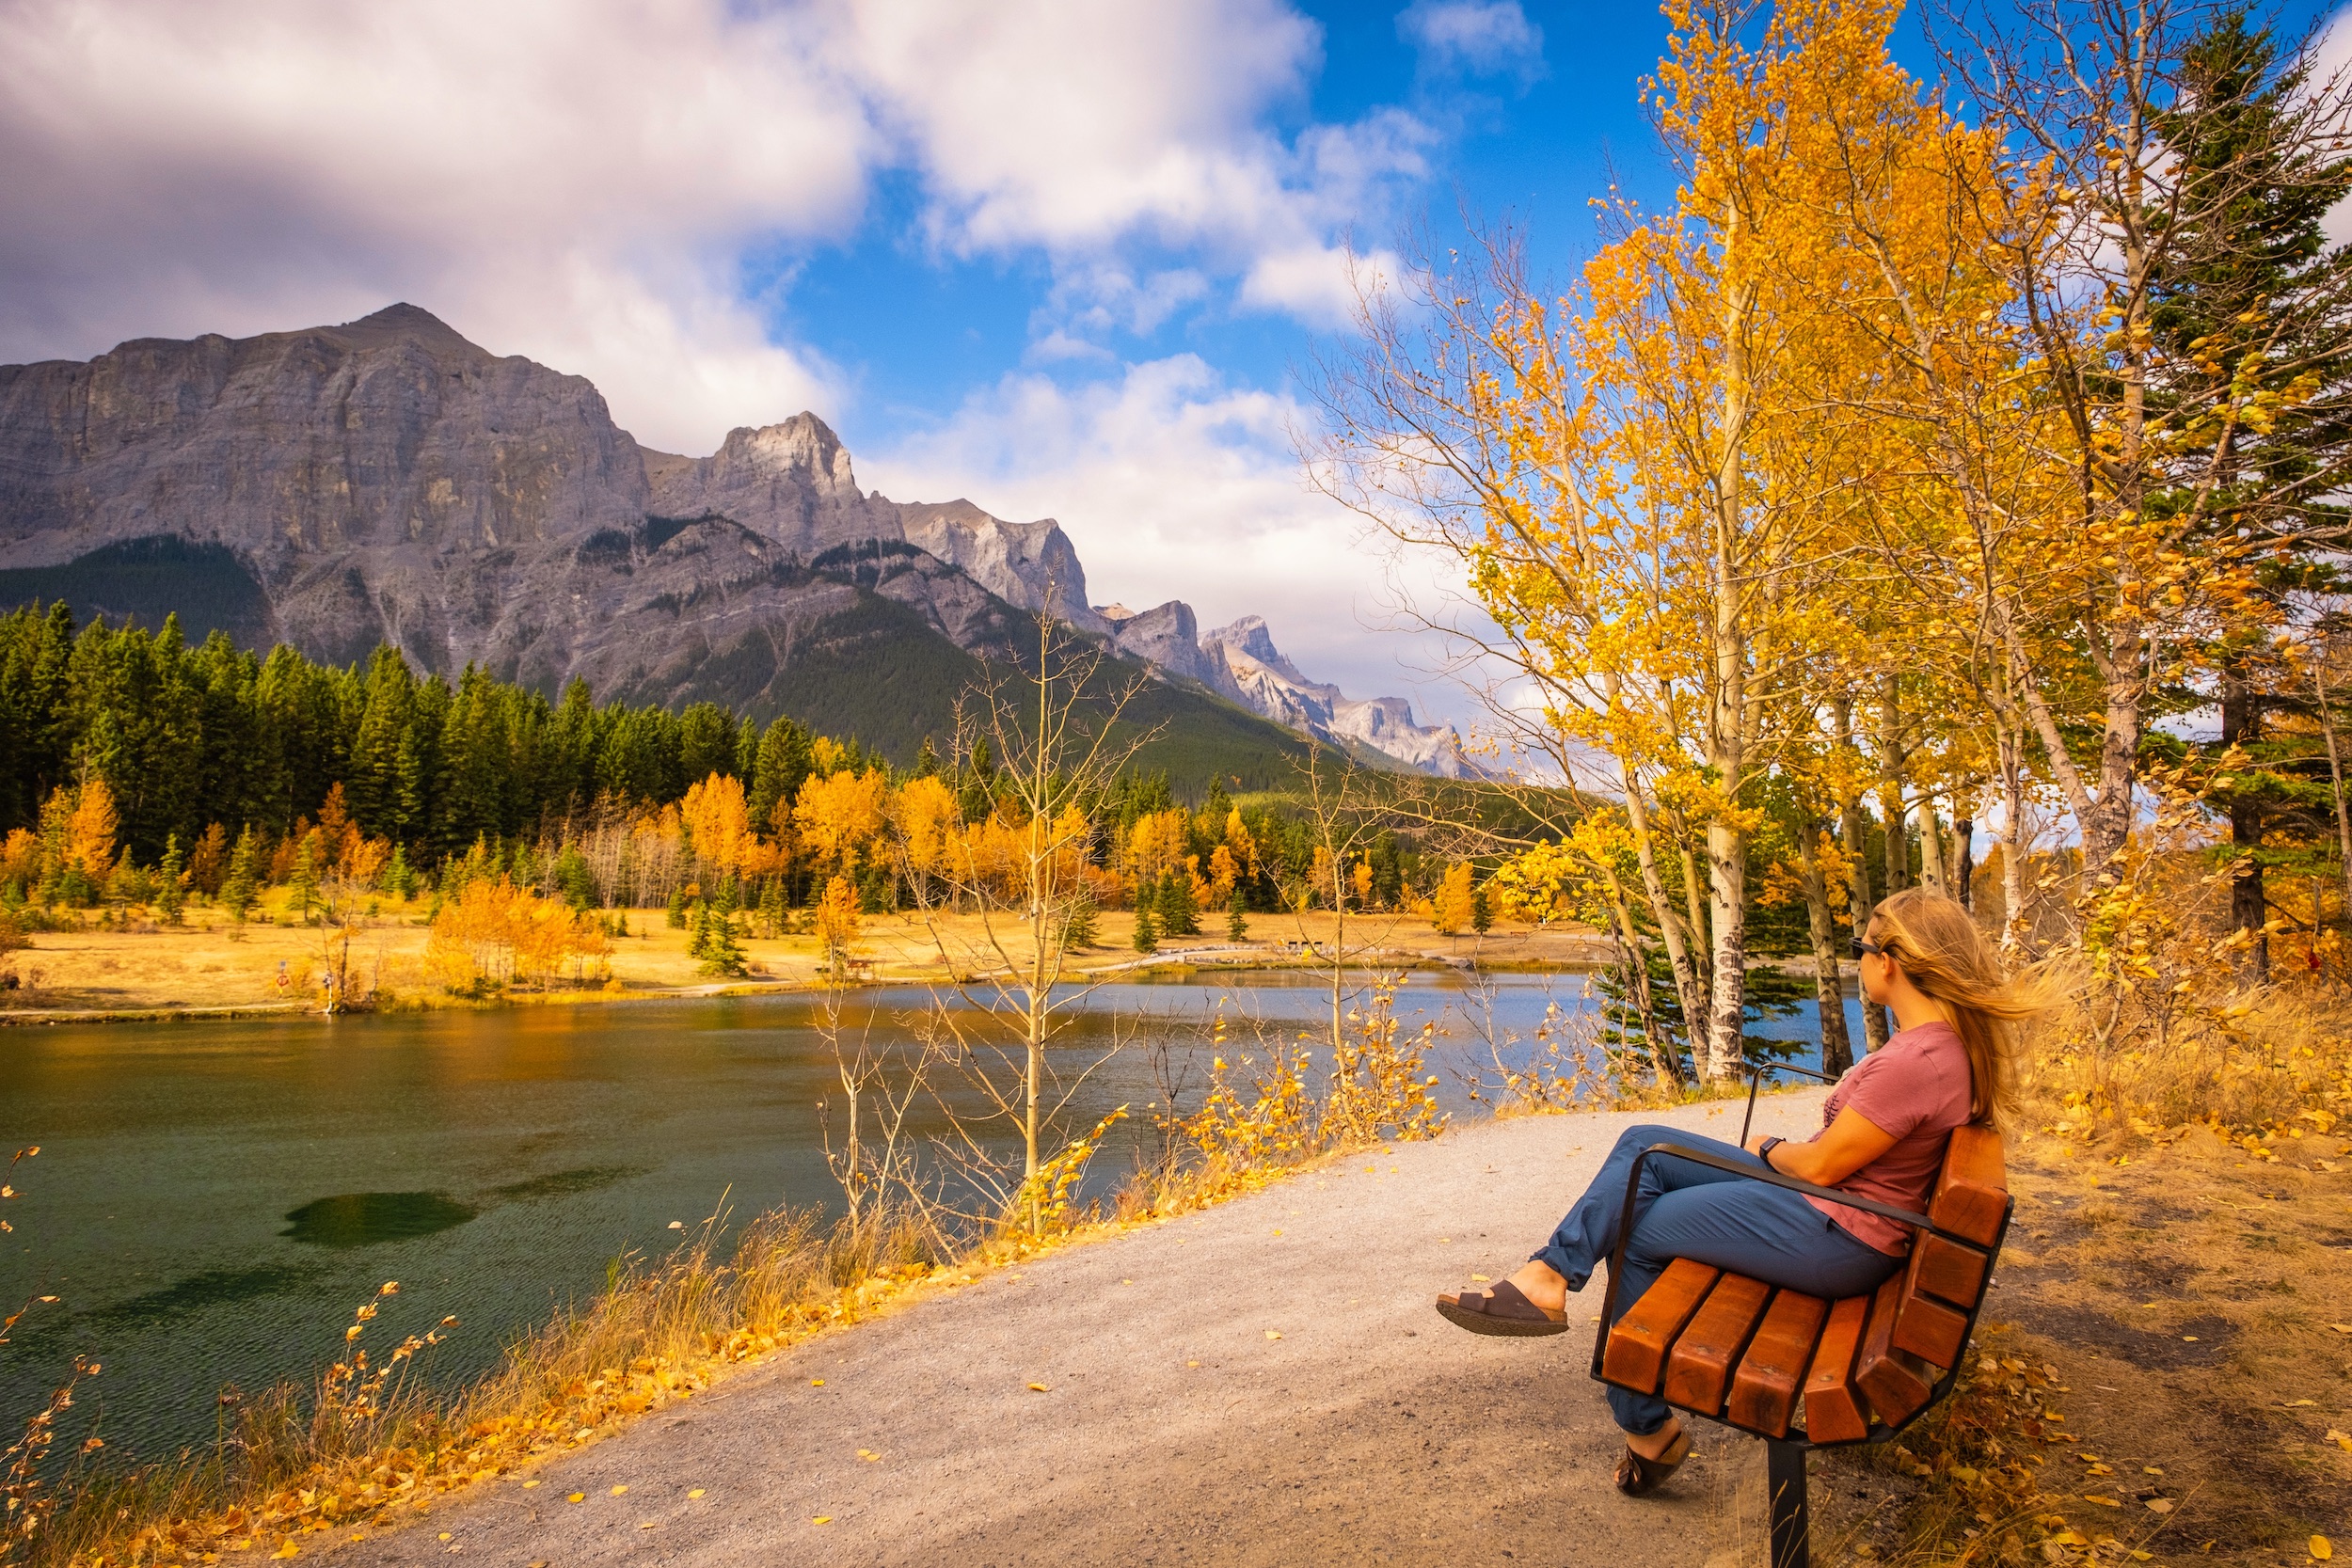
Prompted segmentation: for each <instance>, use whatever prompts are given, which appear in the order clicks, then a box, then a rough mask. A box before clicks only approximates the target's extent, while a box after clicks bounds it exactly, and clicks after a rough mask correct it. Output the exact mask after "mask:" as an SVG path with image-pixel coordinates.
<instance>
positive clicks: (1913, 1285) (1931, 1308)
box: [1893, 1245, 1968, 1367]
mask: <svg viewBox="0 0 2352 1568" xmlns="http://www.w3.org/2000/svg"><path fill="white" fill-rule="evenodd" d="M1926 1264H1927V1249H1926V1248H1925V1247H1922V1246H1917V1245H1915V1246H1913V1247H1912V1249H1911V1261H1910V1262H1909V1263H1907V1264H1905V1265H1904V1266H1903V1271H1902V1282H1903V1294H1902V1307H1901V1310H1899V1312H1897V1313H1896V1315H1895V1334H1894V1338H1893V1343H1894V1345H1895V1346H1896V1348H1897V1349H1899V1350H1907V1351H1909V1352H1910V1353H1911V1354H1914V1355H1915V1356H1918V1357H1919V1358H1920V1359H1922V1360H1924V1361H1928V1362H1931V1363H1932V1364H1934V1365H1935V1366H1938V1367H1957V1366H1959V1365H1960V1352H1961V1347H1962V1346H1963V1345H1964V1344H1966V1343H1967V1340H1968V1314H1967V1313H1966V1312H1964V1311H1963V1310H1962V1309H1961V1308H1959V1307H1948V1306H1946V1305H1945V1304H1944V1303H1943V1302H1940V1301H1938V1300H1936V1299H1935V1298H1934V1297H1933V1296H1931V1295H1930V1294H1928V1292H1927V1291H1925V1290H1923V1289H1921V1287H1920V1280H1921V1278H1922V1277H1923V1275H1925V1273H1926Z"/></svg>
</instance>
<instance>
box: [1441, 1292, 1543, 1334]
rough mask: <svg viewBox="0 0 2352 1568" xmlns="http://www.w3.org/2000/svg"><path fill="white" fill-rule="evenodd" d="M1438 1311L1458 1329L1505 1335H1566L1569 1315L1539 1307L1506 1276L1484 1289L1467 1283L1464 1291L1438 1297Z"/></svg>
mask: <svg viewBox="0 0 2352 1568" xmlns="http://www.w3.org/2000/svg"><path fill="white" fill-rule="evenodd" d="M1438 1314H1439V1316H1441V1317H1443V1318H1444V1319H1445V1321H1446V1322H1448V1323H1452V1324H1454V1326H1455V1327H1457V1328H1467V1329H1469V1330H1470V1332H1471V1333H1472V1334H1502V1335H1509V1336H1513V1337H1526V1336H1531V1335H1539V1334H1565V1333H1566V1332H1567V1331H1568V1315H1567V1313H1565V1312H1554V1311H1552V1310H1551V1309H1550V1308H1549V1307H1538V1306H1536V1305H1535V1304H1534V1302H1532V1301H1530V1300H1528V1299H1527V1297H1526V1296H1525V1295H1523V1294H1522V1293H1520V1291H1519V1288H1518V1286H1516V1285H1514V1284H1512V1283H1511V1282H1510V1281H1509V1280H1507V1279H1505V1280H1503V1281H1502V1282H1501V1283H1499V1284H1494V1285H1489V1286H1487V1287H1486V1288H1485V1289H1484V1290H1481V1289H1480V1288H1478V1287H1477V1286H1475V1285H1465V1286H1463V1287H1462V1288H1461V1289H1460V1290H1458V1291H1453V1292H1451V1293H1448V1294H1444V1295H1440V1296H1438Z"/></svg>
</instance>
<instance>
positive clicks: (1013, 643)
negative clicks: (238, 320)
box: [0, 305, 1459, 771]
mask: <svg viewBox="0 0 2352 1568" xmlns="http://www.w3.org/2000/svg"><path fill="white" fill-rule="evenodd" d="M173 551H177V552H179V553H178V554H176V555H175V554H172V553H171V552H173ZM137 561H151V562H163V561H172V562H183V563H186V562H200V563H201V571H202V573H203V574H209V575H205V576H203V578H202V580H203V581H204V583H205V584H206V586H205V587H204V588H202V589H201V590H197V589H193V588H191V589H190V590H188V592H189V593H195V594H198V595H199V597H204V598H208V599H218V600H221V601H223V602H224V604H225V603H226V602H227V601H230V600H233V601H234V608H233V613H230V611H229V610H223V611H222V614H221V615H220V616H218V617H216V618H215V620H213V621H212V622H211V623H210V624H214V625H226V624H233V625H234V626H235V627H236V634H237V635H238V636H239V637H240V638H241V639H244V640H246V641H253V642H266V641H286V642H291V643H293V644H294V646H296V647H297V648H300V649H301V650H302V651H303V652H304V653H306V654H308V655H310V657H314V658H320V659H326V660H329V661H332V662H336V663H348V662H351V661H354V660H357V659H359V658H362V657H366V656H367V654H368V653H370V652H371V651H372V650H373V649H374V648H375V647H376V646H377V645H378V644H379V643H384V642H389V643H391V644H393V645H394V646H396V647H398V648H400V649H401V650H402V651H403V652H404V653H405V654H406V655H407V656H408V657H410V658H411V659H412V660H413V661H414V662H416V663H418V664H420V665H421V666H422V667H424V668H425V669H427V670H431V671H437V672H439V673H445V674H453V673H455V672H456V671H457V670H458V669H459V668H461V667H462V666H464V665H466V664H468V663H469V662H470V663H476V664H480V665H482V666H484V667H485V668H486V669H487V670H489V671H490V672H491V673H494V674H497V675H500V676H501V677H504V678H509V679H516V680H521V681H524V682H527V683H530V684H532V685H534V686H537V687H540V688H542V689H547V690H549V691H550V692H551V691H553V690H554V689H556V688H557V687H559V686H561V685H562V684H563V683H564V681H566V680H569V679H571V678H573V677H574V676H583V677H585V678H586V679H588V681H589V682H590V684H591V685H592V686H593V687H594V688H595V689H596V690H597V691H598V692H599V693H602V694H604V695H608V696H618V697H627V698H628V699H630V700H632V701H641V702H642V701H653V702H661V703H677V702H684V701H690V700H693V699H694V698H697V697H704V696H707V697H713V698H716V699H718V700H721V701H724V702H729V703H732V704H734V705H737V706H739V707H742V708H746V709H748V710H752V711H766V712H773V711H777V710H778V709H779V708H780V707H781V705H783V704H784V702H785V701H786V700H787V698H796V699H798V700H804V701H818V702H822V701H824V700H827V692H826V691H825V690H816V689H811V688H810V687H809V686H808V685H807V684H806V683H807V681H808V680H811V679H818V678H822V679H830V680H834V681H836V682H839V683H844V684H843V685H842V687H841V688H840V689H856V688H864V687H866V685H868V683H871V682H874V681H878V680H879V681H883V682H885V683H886V682H887V681H888V680H889V679H891V678H898V679H900V680H902V681H916V684H917V685H919V681H917V680H916V676H915V675H914V674H911V673H908V672H909V671H910V670H912V669H913V668H914V667H913V666H912V665H910V664H909V663H908V662H907V659H906V658H903V657H900V658H898V659H897V660H896V663H895V666H894V662H893V656H892V653H891V650H892V649H893V648H894V647H895V648H896V649H897V650H898V653H900V654H904V653H905V652H906V650H907V649H908V648H909V647H911V646H915V645H920V646H924V647H929V648H932V649H936V648H937V643H935V642H931V641H929V639H931V638H938V639H944V640H945V641H947V642H949V643H952V644H954V647H955V648H956V649H961V650H962V651H963V653H965V654H976V655H978V656H981V657H1009V656H1010V655H1012V654H1014V653H1015V652H1016V651H1018V650H1020V649H1023V648H1025V647H1029V646H1033V641H1032V640H1033V637H1034V631H1033V628H1030V627H1029V626H1026V625H1025V618H1026V616H1027V615H1031V614H1035V613H1037V612H1040V611H1043V612H1046V613H1048V614H1051V615H1052V616H1054V617H1055V618H1057V619H1058V620H1060V621H1063V622H1065V623H1067V624H1069V625H1070V626H1074V627H1075V628H1077V629H1078V630H1079V631H1080V632H1082V633H1085V634H1087V635H1089V636H1091V637H1094V638H1097V639H1099V640H1101V641H1103V642H1104V643H1106V644H1107V645H1108V646H1110V647H1111V648H1112V649H1113V650H1114V651H1116V652H1117V653H1119V654H1120V655H1122V656H1124V657H1130V658H1134V659H1136V660H1139V661H1141V662H1143V663H1144V664H1146V665H1148V666H1149V667H1150V668H1152V670H1153V671H1155V672H1156V673H1159V674H1160V675H1161V676H1163V677H1164V678H1168V679H1171V680H1175V681H1179V682H1191V683H1197V684H1198V685H1199V686H1200V687H1203V688H1206V689H1209V690H1210V691H1213V692H1216V693H1217V694H1218V695H1220V696H1223V697H1224V698H1226V699H1228V700H1229V701H1232V702H1233V703H1236V704H1238V705H1241V706H1243V707H1246V708H1248V709H1251V710H1253V711H1255V712H1257V713H1259V714H1261V715H1263V716H1265V717H1267V718H1270V719H1272V720H1274V721H1278V722H1279V723H1282V724H1285V725H1288V726H1290V727H1292V728H1294V729H1296V730H1300V731H1304V732H1306V733H1308V734H1311V735H1315V736H1322V737H1324V738H1326V739H1338V740H1347V741H1352V742H1355V743H1357V744H1361V745H1365V746H1369V747H1371V748H1373V749H1374V750H1376V751H1380V752H1386V753H1388V754H1390V755H1391V756H1394V757H1396V758H1398V759H1399V760H1402V761H1406V762H1407V763H1408V765H1410V766H1416V767H1430V768H1436V769H1438V770H1440V771H1442V770H1447V768H1448V767H1449V759H1454V760H1457V761H1458V757H1459V752H1458V746H1457V745H1456V744H1455V742H1454V736H1453V732H1452V731H1451V730H1450V729H1423V728H1422V727H1421V726H1418V725H1415V724H1414V723H1413V722H1412V716H1411V710H1410V708H1409V707H1408V706H1407V705H1406V704H1405V703H1404V701H1403V700H1402V699H1400V698H1384V699H1376V700H1375V702H1374V703H1371V704H1364V703H1351V702H1349V701H1348V700H1347V699H1346V698H1344V697H1343V696H1342V695H1341V693H1340V692H1339V690H1338V689H1337V688H1335V687H1328V686H1318V685H1316V684H1315V683H1313V682H1311V681H1309V680H1307V679H1306V678H1305V677H1304V676H1303V675H1301V674H1300V673H1298V671H1297V670H1296V669H1295V667H1294V666H1293V665H1292V664H1291V663H1290V662H1289V660H1287V659H1285V658H1283V657H1282V656H1281V655H1280V654H1279V652H1278V651H1277V650H1276V649H1275V646H1274V642H1273V640H1272V638H1271V636H1270V635H1269V634H1268V633H1267V631H1266V628H1265V625H1264V623H1263V621H1260V620H1258V619H1257V618H1256V617H1254V616H1253V617H1250V618H1248V619H1247V620H1243V621H1238V622H1236V623H1234V624H1233V625H1232V626H1227V627H1223V628H1221V629H1219V630H1217V631H1215V632H1212V633H1210V634H1209V635H1208V636H1207V637H1206V638H1203V637H1202V636H1201V635H1200V627H1199V626H1198V624H1197V622H1196V620H1195V618H1194V615H1193V611H1192V610H1191V607H1189V606H1188V605H1185V604H1183V603H1181V602H1178V601H1173V600H1171V601H1169V602H1168V603H1167V604H1163V605H1160V606H1158V607H1157V608H1156V609H1153V610H1147V611H1145V612H1144V613H1142V614H1140V615H1135V614H1130V613H1129V612H1127V611H1124V610H1120V611H1117V612H1116V613H1115V614H1108V615H1106V614H1104V613H1102V612H1098V611H1097V610H1094V609H1093V608H1092V607H1091V606H1089V604H1088V602H1087V583H1086V571H1085V568H1084V566H1083V565H1082V564H1081V563H1080V562H1079V560H1078V555H1077V551H1076V550H1075V549H1074V548H1073V546H1072V545H1071V543H1070V539H1069V537H1068V536H1067V535H1066V534H1064V533H1063V532H1062V531H1061V528H1060V526H1059V525H1058V524H1057V523H1056V522H1054V521H1053V520H1052V519H1050V518H1047V519H1041V520H1040V521H1037V522H1030V523H1012V522H1008V521H1006V520H1004V519H1003V518H1000V517H995V516H992V515H989V514H988V513H986V512H983V511H982V510H980V508H978V507H977V506H975V505H974V504H973V503H972V502H970V501H968V500H961V499H959V500H953V501H946V502H940V503H930V502H909V503H902V502H898V501H893V500H890V499H886V498H884V497H882V495H880V494H876V493H868V492H866V491H863V490H861V489H860V488H859V485H858V482H857V475H856V472H855V469H854V468H853V467H852V465H851V463H850V453H849V451H848V450H847V449H846V448H844V447H843V446H842V444H841V440H840V437H839V436H835V435H834V432H833V431H832V430H831V429H830V428H828V427H827V426H826V424H825V422H824V421H823V420H820V419H818V417H817V416H816V415H815V414H812V413H802V414H797V415H795V416H793V417H792V418H791V419H788V420H784V421H782V422H781V423H778V424H771V425H764V426H759V427H756V428H755V427H751V426H745V427H742V428H739V429H737V430H733V431H730V432H729V433H728V435H727V437H726V439H725V441H724V442H723V443H722V444H721V446H720V448H719V450H718V451H715V452H713V453H711V454H710V455H709V456H707V457H699V458H696V457H686V456H682V455H679V454H676V453H672V452H662V451H652V450H651V449H648V448H644V447H640V446H639V445H638V444H637V442H635V441H634V440H632V439H631V438H630V437H629V436H628V433H627V432H626V431H623V430H621V429H619V428H618V427H616V426H615V425H614V424H613V422H612V414H611V412H610V411H609V410H608V409H607V408H606V406H605V403H604V399H603V397H602V396H601V395H600V394H599V393H598V392H597V391H596V388H595V387H593V386H591V385H590V384H589V383H588V382H587V381H585V380H583V379H582V378H580V377H579V376H572V375H564V374H561V373H559V372H555V371H551V370H548V368H547V367H545V366H542V365H537V364H534V363H532V361H530V360H528V359H524V358H520V357H517V356H497V355H493V354H491V353H489V352H487V351H486V350H484V349H482V348H479V347H477V346H475V345H474V344H472V343H469V342H468V341H466V340H465V339H464V338H462V337H460V336H458V335H457V333H455V332H454V331H453V330H451V329H450V327H449V326H448V325H445V324H443V323H442V322H440V321H439V320H437V319H436V318H435V317H433V316H432V315H430V314H428V313H427V312H425V311H423V310H421V309H417V308H416V307H414V306H409V305H395V306H392V307H390V308H389V309H383V310H379V311H377V312H376V313H375V314H373V315H372V316H368V317H365V318H364V319H362V320H359V321H356V322H350V323H347V324H345V325H341V326H323V327H313V328H310V329H308V330H304V331H298V332H275V333H268V334H264V335H263V336H261V337H257V338H246V339H240V340H231V339H228V338H223V337H217V336H210V337H203V338H197V339H194V340H190V341H169V340H164V339H139V340H135V341H131V342H127V343H123V344H121V345H120V346H119V347H118V348H116V349H114V350H112V351H111V352H109V353H106V354H103V355H101V356H98V357H97V358H95V359H92V360H90V361H88V362H87V363H83V364H74V363H68V362H65V361H49V362H44V363H41V364H35V365H5V366H0V572H19V573H26V574H28V575H24V576H20V577H19V578H18V579H17V580H18V581H19V583H20V584H22V583H24V582H29V581H34V580H39V581H42V582H48V581H52V580H53V579H54V580H63V579H61V578H56V574H58V573H65V574H68V575H69V576H70V575H71V574H73V573H77V572H78V573H82V574H84V576H83V577H81V578H75V579H74V580H79V581H84V582H87V581H90V580H93V579H92V578H90V577H89V575H88V574H91V573H94V572H98V571H100V570H101V567H100V565H99V563H100V562H107V563H110V564H109V566H108V567H107V568H106V569H118V568H119V569H128V568H127V567H125V563H126V562H137ZM188 569H189V570H194V569H195V568H193V567H190V568H188ZM44 573H46V574H48V575H44ZM147 580H152V573H151V574H150V578H148V579H147ZM184 580H186V581H189V582H193V581H195V580H196V579H195V578H186V579H184ZM47 591H48V592H51V593H55V592H58V590H56V589H55V588H52V589H49V590H47ZM165 598H166V599H168V598H169V594H168V593H166V594H165ZM185 599H186V594H183V595H182V601H180V602H174V603H173V604H172V605H171V608H178V609H181V610H183V611H187V610H194V609H197V608H199V607H198V606H196V605H193V604H189V603H186V602H184V601H185ZM153 602H157V601H154V600H151V599H142V600H141V603H142V604H146V605H150V606H151V604H152V603H153ZM0 608H5V607H0ZM142 612H143V613H146V612H147V611H145V610H143V611H142ZM894 639H895V640H896V641H895V642H894V641H893V640H894ZM909 640H912V641H911V642H910V641H909ZM812 650H814V651H815V652H814V654H813V655H812ZM946 652H947V654H948V655H949V656H951V657H961V655H956V654H954V652H953V650H947V651H946ZM809 657H815V658H816V660H817V664H816V665H815V666H804V668H803V672H802V673H796V671H795V663H796V660H805V659H807V658H809ZM917 662H919V661H917ZM818 667H821V668H822V669H824V670H829V671H832V672H834V673H832V674H830V675H824V676H822V677H819V676H816V675H810V674H807V673H805V670H806V669H807V668H818ZM941 667H942V666H940V665H939V664H938V663H937V661H936V660H934V661H933V662H932V664H931V665H930V666H926V668H932V669H937V668H941ZM894 668H895V669H896V671H897V674H896V676H895V677H894V676H893V675H892V673H891V671H892V670H893V669H894ZM906 689H909V690H913V689H915V688H914V687H908V688H906ZM853 708H854V705H850V708H845V709H842V711H851V710H852V709H853Z"/></svg>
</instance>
